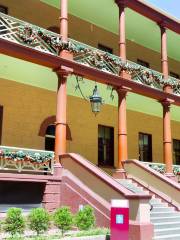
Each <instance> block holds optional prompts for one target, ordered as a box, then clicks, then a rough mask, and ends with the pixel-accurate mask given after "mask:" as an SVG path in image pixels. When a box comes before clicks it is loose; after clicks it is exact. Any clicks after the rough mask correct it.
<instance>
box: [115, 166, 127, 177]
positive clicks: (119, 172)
mask: <svg viewBox="0 0 180 240" xmlns="http://www.w3.org/2000/svg"><path fill="white" fill-rule="evenodd" d="M112 176H113V178H115V179H126V178H127V176H126V171H125V170H124V169H123V168H121V169H116V170H115V172H114V173H113V175H112Z"/></svg>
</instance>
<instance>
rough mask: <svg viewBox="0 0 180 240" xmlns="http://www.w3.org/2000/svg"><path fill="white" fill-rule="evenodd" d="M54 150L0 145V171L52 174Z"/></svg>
mask: <svg viewBox="0 0 180 240" xmlns="http://www.w3.org/2000/svg"><path fill="white" fill-rule="evenodd" d="M53 165H54V152H50V151H43V150H36V149H28V148H17V147H6V146H0V172H18V173H21V172H24V173H25V172H27V173H41V174H44V173H46V174H53Z"/></svg>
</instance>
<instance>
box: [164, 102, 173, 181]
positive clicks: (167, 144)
mask: <svg viewBox="0 0 180 240" xmlns="http://www.w3.org/2000/svg"><path fill="white" fill-rule="evenodd" d="M161 103H162V106H163V157H164V163H165V164H166V175H167V176H169V177H172V176H173V167H172V165H173V159H172V138H171V117H170V105H171V102H170V101H168V100H164V101H162V102H161Z"/></svg>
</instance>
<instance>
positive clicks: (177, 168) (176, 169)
mask: <svg viewBox="0 0 180 240" xmlns="http://www.w3.org/2000/svg"><path fill="white" fill-rule="evenodd" d="M143 163H144V164H145V165H146V166H148V167H151V168H152V169H154V170H156V171H157V172H159V173H162V174H165V172H166V165H165V164H164V163H154V162H143ZM173 173H174V175H175V176H179V174H180V165H173Z"/></svg>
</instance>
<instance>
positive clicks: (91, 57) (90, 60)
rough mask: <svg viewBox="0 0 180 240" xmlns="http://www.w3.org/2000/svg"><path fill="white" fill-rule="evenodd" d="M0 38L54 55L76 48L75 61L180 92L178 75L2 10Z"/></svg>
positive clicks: (178, 93) (74, 51)
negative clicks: (65, 36) (165, 73)
mask: <svg viewBox="0 0 180 240" xmlns="http://www.w3.org/2000/svg"><path fill="white" fill-rule="evenodd" d="M0 38H2V39H5V40H7V41H12V42H15V43H17V44H21V45H25V46H27V47H30V48H33V49H36V50H38V51H41V52H46V53H49V54H52V55H55V56H57V55H58V54H59V51H61V50H63V49H66V50H69V51H71V52H73V55H74V59H73V60H74V61H75V62H78V63H80V64H85V65H87V66H90V67H93V68H96V69H99V70H101V71H105V72H108V73H111V74H114V75H119V73H120V71H121V70H127V71H128V72H129V73H130V75H131V77H132V79H133V80H134V81H136V82H137V83H139V84H144V85H146V86H149V87H150V88H155V89H158V90H161V91H162V90H163V88H164V87H165V86H166V85H170V86H172V88H173V94H175V95H179V96H180V80H179V79H176V78H174V77H169V79H166V80H165V79H164V78H163V75H162V74H161V73H160V72H157V71H154V70H152V69H149V68H146V67H144V66H141V65H139V64H137V63H134V62H131V61H126V62H123V61H122V60H121V58H119V57H118V56H115V55H113V54H110V53H106V52H103V51H101V50H99V49H97V48H94V47H91V46H88V45H86V44H83V43H81V42H78V41H75V40H73V39H68V42H67V43H65V42H63V41H62V40H61V36H60V35H59V34H56V33H54V32H51V31H48V30H46V29H43V28H40V27H38V26H35V25H32V24H29V23H27V22H24V21H21V20H18V19H16V18H14V17H10V16H8V15H6V14H3V13H0Z"/></svg>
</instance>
